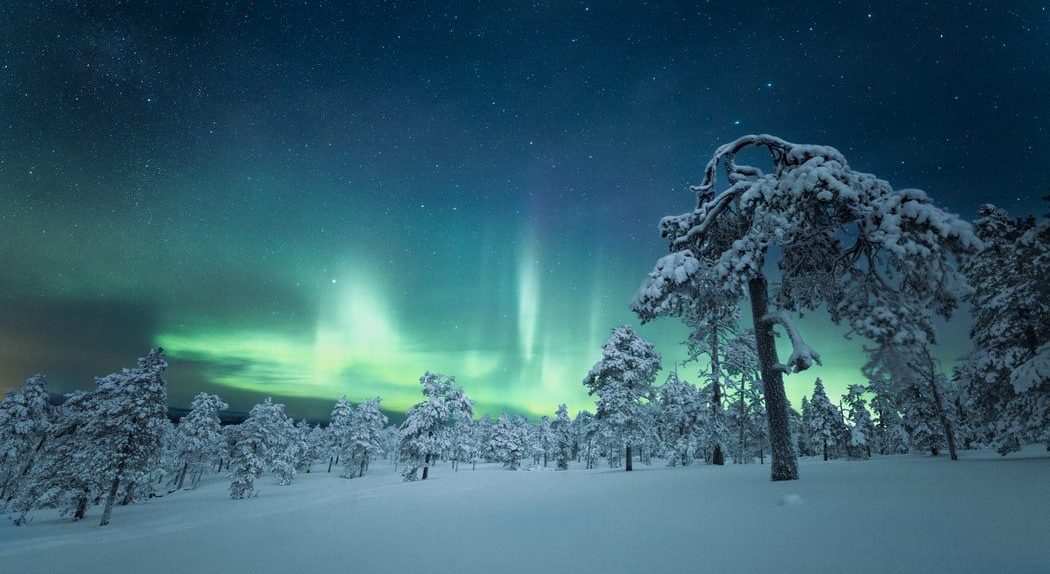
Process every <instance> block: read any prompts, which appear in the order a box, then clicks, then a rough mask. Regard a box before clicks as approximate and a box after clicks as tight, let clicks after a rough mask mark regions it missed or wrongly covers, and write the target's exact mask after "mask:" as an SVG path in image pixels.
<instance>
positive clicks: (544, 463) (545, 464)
mask: <svg viewBox="0 0 1050 574" xmlns="http://www.w3.org/2000/svg"><path fill="white" fill-rule="evenodd" d="M543 468H547V451H544V452H543Z"/></svg>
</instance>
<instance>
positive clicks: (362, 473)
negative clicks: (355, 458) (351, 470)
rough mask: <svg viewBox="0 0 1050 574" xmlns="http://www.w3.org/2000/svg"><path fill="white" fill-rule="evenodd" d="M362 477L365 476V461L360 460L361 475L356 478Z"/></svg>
mask: <svg viewBox="0 0 1050 574" xmlns="http://www.w3.org/2000/svg"><path fill="white" fill-rule="evenodd" d="M364 475H365V459H363V458H362V459H361V474H359V475H358V476H364Z"/></svg>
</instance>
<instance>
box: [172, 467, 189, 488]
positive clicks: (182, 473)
mask: <svg viewBox="0 0 1050 574" xmlns="http://www.w3.org/2000/svg"><path fill="white" fill-rule="evenodd" d="M189 467H190V463H188V462H183V463H182V470H180V471H179V480H178V481H177V482H176V483H175V490H182V483H183V482H185V480H186V470H187V469H189Z"/></svg>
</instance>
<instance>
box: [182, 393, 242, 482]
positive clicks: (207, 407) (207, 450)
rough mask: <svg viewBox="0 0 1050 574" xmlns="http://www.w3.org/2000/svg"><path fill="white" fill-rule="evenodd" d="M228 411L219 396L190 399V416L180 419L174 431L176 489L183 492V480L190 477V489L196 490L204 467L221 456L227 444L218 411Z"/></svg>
mask: <svg viewBox="0 0 1050 574" xmlns="http://www.w3.org/2000/svg"><path fill="white" fill-rule="evenodd" d="M228 408H230V405H228V404H226V403H224V402H223V401H222V399H220V398H219V396H218V395H209V394H208V393H200V394H198V395H197V396H195V397H193V401H192V402H191V403H190V412H189V413H187V414H186V416H184V417H182V420H180V421H179V425H178V427H176V434H175V458H176V459H177V461H178V463H179V470H178V478H177V479H176V483H175V489H176V490H179V489H181V488H182V486H183V483H184V482H185V481H186V476H187V475H189V476H191V477H192V478H191V483H192V485H193V488H197V484H198V483H199V482H200V478H201V475H202V474H204V468H205V466H206V465H210V464H212V461H213V460H214V459H215V458H218V457H220V456H222V454H223V452H224V451H225V449H226V442H225V440H224V438H223V436H222V421H220V420H219V411H224V410H226V409H228Z"/></svg>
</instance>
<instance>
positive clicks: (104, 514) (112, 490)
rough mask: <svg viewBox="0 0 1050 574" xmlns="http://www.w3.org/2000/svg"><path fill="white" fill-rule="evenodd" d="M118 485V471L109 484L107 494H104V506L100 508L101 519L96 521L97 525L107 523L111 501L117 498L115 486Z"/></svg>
mask: <svg viewBox="0 0 1050 574" xmlns="http://www.w3.org/2000/svg"><path fill="white" fill-rule="evenodd" d="M118 487H120V473H119V472H118V473H117V477H116V478H114V479H113V482H111V483H110V485H109V494H108V495H106V506H105V507H104V508H103V509H102V520H101V521H100V522H99V523H98V525H99V526H105V525H107V524H109V517H110V515H111V514H113V503H114V502H115V501H116V500H117V488H118Z"/></svg>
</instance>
